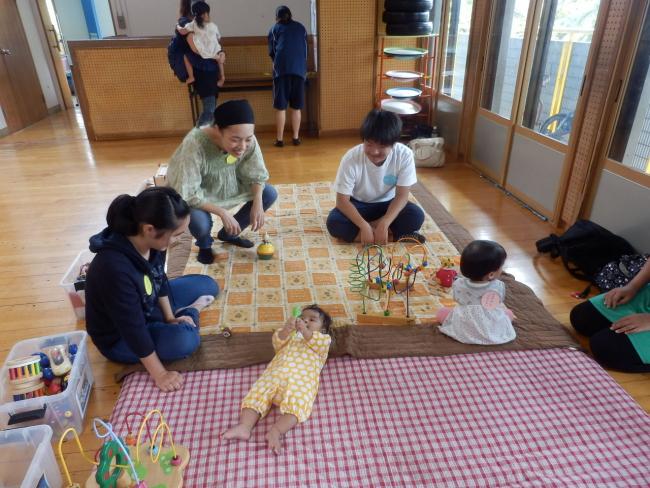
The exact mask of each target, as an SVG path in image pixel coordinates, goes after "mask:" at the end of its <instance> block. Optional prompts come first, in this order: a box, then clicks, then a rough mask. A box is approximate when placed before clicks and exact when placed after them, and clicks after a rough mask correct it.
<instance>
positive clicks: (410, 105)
mask: <svg viewBox="0 0 650 488" xmlns="http://www.w3.org/2000/svg"><path fill="white" fill-rule="evenodd" d="M381 108H382V109H383V110H387V111H388V112H395V113H396V114H399V115H414V114H417V113H419V112H420V110H422V106H421V105H420V104H419V103H415V102H414V101H413V100H398V99H395V98H385V99H384V100H382V101H381Z"/></svg>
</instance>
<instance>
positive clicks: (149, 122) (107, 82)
mask: <svg viewBox="0 0 650 488" xmlns="http://www.w3.org/2000/svg"><path fill="white" fill-rule="evenodd" d="M75 62H76V63H77V68H78V70H79V74H80V76H81V78H82V79H83V86H84V91H85V94H86V100H87V104H88V111H87V113H88V115H89V117H90V121H91V123H92V127H93V129H94V132H95V135H96V137H97V138H102V137H112V138H114V137H118V136H119V135H120V134H125V135H133V134H140V133H142V134H146V133H151V132H156V133H174V132H178V131H179V128H181V130H182V128H189V127H191V126H192V114H191V110H190V103H189V97H188V92H187V88H186V87H185V86H184V85H183V84H182V83H179V82H178V81H177V80H176V78H174V75H173V73H172V71H171V69H170V68H169V64H168V63H167V52H166V49H164V48H137V49H88V50H79V51H77V53H76V58H75ZM161 105H163V106H165V111H164V112H165V116H164V117H160V116H159V115H158V114H159V112H160V111H159V110H152V107H157V106H158V107H159V106H161Z"/></svg>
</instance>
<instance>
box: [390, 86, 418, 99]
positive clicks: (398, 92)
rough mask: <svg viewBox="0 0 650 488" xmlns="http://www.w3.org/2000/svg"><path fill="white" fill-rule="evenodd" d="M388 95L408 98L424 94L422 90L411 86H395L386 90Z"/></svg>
mask: <svg viewBox="0 0 650 488" xmlns="http://www.w3.org/2000/svg"><path fill="white" fill-rule="evenodd" d="M386 95H388V96H389V97H392V98H400V99H403V100H408V99H410V98H416V97H419V96H420V95H422V90H420V89H419V88H413V87H410V86H404V87H402V86H396V87H394V88H389V89H388V90H386Z"/></svg>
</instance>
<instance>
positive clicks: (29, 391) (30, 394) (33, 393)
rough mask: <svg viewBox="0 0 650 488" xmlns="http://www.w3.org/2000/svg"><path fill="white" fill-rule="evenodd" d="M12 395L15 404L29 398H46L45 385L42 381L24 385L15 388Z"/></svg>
mask: <svg viewBox="0 0 650 488" xmlns="http://www.w3.org/2000/svg"><path fill="white" fill-rule="evenodd" d="M11 394H12V397H13V400H14V402H19V401H20V400H27V399H29V398H38V397H42V396H45V385H44V384H43V382H42V381H38V380H37V381H36V382H35V383H24V384H22V385H19V386H15V387H13V388H12V390H11Z"/></svg>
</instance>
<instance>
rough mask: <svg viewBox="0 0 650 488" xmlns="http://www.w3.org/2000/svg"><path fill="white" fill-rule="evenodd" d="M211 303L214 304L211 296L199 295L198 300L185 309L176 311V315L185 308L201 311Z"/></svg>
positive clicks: (182, 308)
mask: <svg viewBox="0 0 650 488" xmlns="http://www.w3.org/2000/svg"><path fill="white" fill-rule="evenodd" d="M212 302H214V297H213V296H212V295H201V296H200V297H199V298H197V299H196V301H195V302H194V303H192V304H190V305H188V306H187V307H181V308H178V309H176V313H178V312H180V311H181V310H185V309H186V308H195V309H196V310H197V311H199V312H200V311H201V310H203V309H204V308H205V307H207V306H208V305H210V304H211V303H212Z"/></svg>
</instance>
